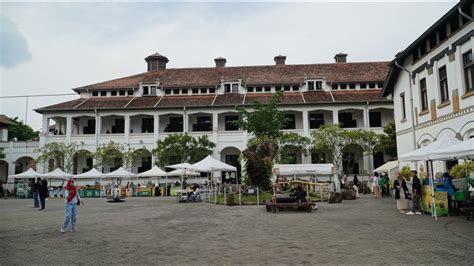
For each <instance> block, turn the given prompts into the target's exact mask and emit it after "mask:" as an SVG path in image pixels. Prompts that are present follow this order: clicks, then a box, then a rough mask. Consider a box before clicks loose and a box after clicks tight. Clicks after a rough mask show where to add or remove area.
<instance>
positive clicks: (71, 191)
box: [61, 179, 81, 233]
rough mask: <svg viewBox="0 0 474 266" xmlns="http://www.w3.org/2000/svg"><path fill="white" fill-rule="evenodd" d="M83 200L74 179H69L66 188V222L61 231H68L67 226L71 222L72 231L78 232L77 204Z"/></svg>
mask: <svg viewBox="0 0 474 266" xmlns="http://www.w3.org/2000/svg"><path fill="white" fill-rule="evenodd" d="M80 202H81V197H80V196H79V193H77V189H76V186H75V185H74V180H72V179H69V180H68V181H67V185H66V189H65V190H64V223H63V225H62V226H61V233H65V232H66V228H67V226H68V225H69V223H71V232H76V222H77V205H79V204H80Z"/></svg>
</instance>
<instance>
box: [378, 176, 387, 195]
mask: <svg viewBox="0 0 474 266" xmlns="http://www.w3.org/2000/svg"><path fill="white" fill-rule="evenodd" d="M386 181H387V180H386V179H385V173H382V174H381V175H380V177H379V187H380V190H382V198H385V196H386V195H387V191H386V190H387V185H386Z"/></svg>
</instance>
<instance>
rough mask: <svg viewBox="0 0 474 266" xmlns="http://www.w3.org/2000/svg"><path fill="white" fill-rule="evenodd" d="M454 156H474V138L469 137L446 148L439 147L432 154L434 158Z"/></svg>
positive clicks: (461, 157) (443, 158) (444, 158)
mask: <svg viewBox="0 0 474 266" xmlns="http://www.w3.org/2000/svg"><path fill="white" fill-rule="evenodd" d="M454 158H456V159H467V158H471V159H472V158H474V138H470V139H467V140H465V141H463V142H460V143H458V144H456V145H452V146H450V147H448V148H445V149H439V150H437V151H434V152H433V153H432V154H431V159H432V160H449V159H454Z"/></svg>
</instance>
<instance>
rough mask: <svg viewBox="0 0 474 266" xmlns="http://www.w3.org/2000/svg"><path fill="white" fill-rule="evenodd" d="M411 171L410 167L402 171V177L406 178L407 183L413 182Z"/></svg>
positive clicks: (404, 167) (406, 166) (405, 167)
mask: <svg viewBox="0 0 474 266" xmlns="http://www.w3.org/2000/svg"><path fill="white" fill-rule="evenodd" d="M410 173H411V169H410V166H408V165H405V166H403V167H402V169H400V175H401V176H402V177H403V178H405V179H406V180H407V181H410V180H411V175H410Z"/></svg>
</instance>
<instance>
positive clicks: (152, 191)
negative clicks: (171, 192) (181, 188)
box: [137, 166, 168, 196]
mask: <svg viewBox="0 0 474 266" xmlns="http://www.w3.org/2000/svg"><path fill="white" fill-rule="evenodd" d="M167 175H168V174H167V173H166V172H165V171H163V170H161V169H160V168H159V167H158V166H153V168H151V169H150V170H148V171H145V172H142V173H139V174H137V176H138V177H144V178H153V177H155V178H163V177H166V176H167ZM140 189H141V188H140ZM156 189H158V188H155V187H151V186H150V187H149V188H148V187H146V188H145V190H143V192H142V193H141V195H140V196H153V195H155V196H157V195H158V194H157V193H158V192H157V191H156ZM160 189H161V188H160ZM166 193H167V192H166V189H163V191H161V190H160V191H159V195H165V194H166Z"/></svg>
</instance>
